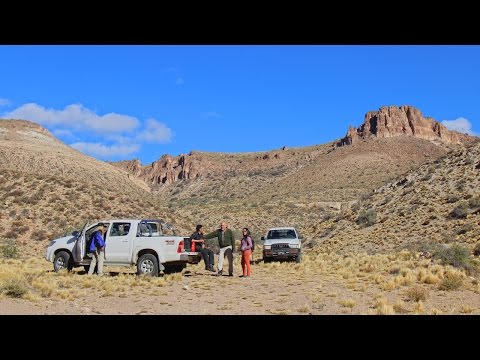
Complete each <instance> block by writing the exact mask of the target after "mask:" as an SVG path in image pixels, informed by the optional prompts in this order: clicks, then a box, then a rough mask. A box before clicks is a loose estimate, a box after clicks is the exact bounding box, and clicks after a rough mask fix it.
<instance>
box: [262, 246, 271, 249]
mask: <svg viewBox="0 0 480 360" xmlns="http://www.w3.org/2000/svg"><path fill="white" fill-rule="evenodd" d="M271 249H272V245H263V250H271Z"/></svg>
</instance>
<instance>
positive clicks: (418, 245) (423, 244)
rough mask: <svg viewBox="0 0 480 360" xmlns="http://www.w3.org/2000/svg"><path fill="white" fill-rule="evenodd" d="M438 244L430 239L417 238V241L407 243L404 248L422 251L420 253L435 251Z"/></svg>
mask: <svg viewBox="0 0 480 360" xmlns="http://www.w3.org/2000/svg"><path fill="white" fill-rule="evenodd" d="M438 247H439V245H438V244H436V243H433V242H432V241H430V240H419V241H417V242H414V243H411V244H407V245H406V246H405V248H406V249H407V250H410V251H413V252H422V253H427V252H428V253H431V254H433V253H435V252H436V251H437V250H438Z"/></svg>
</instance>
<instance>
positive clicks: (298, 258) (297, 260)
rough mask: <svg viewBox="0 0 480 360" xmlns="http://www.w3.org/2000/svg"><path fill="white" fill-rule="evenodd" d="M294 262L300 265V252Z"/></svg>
mask: <svg viewBox="0 0 480 360" xmlns="http://www.w3.org/2000/svg"><path fill="white" fill-rule="evenodd" d="M295 262H296V263H297V264H300V263H301V262H302V253H301V252H299V253H298V255H297V258H296V259H295Z"/></svg>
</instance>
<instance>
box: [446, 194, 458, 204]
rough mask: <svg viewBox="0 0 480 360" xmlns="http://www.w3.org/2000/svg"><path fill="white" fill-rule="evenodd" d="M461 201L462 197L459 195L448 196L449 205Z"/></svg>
mask: <svg viewBox="0 0 480 360" xmlns="http://www.w3.org/2000/svg"><path fill="white" fill-rule="evenodd" d="M458 200H460V196H458V195H448V196H447V203H449V204H453V203H456V202H457V201H458Z"/></svg>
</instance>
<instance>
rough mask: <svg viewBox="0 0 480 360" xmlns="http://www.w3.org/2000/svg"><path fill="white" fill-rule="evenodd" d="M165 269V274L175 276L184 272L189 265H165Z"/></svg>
mask: <svg viewBox="0 0 480 360" xmlns="http://www.w3.org/2000/svg"><path fill="white" fill-rule="evenodd" d="M164 267H165V269H164V270H163V273H164V274H173V273H179V272H182V270H183V269H185V268H186V267H187V264H181V265H164Z"/></svg>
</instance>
